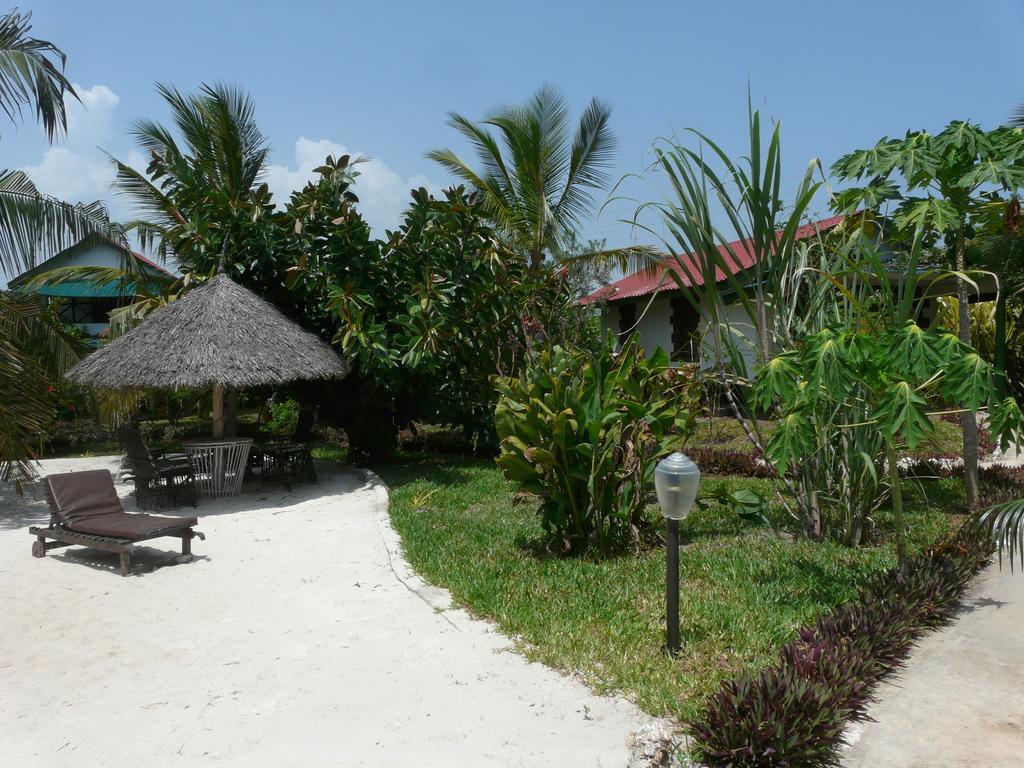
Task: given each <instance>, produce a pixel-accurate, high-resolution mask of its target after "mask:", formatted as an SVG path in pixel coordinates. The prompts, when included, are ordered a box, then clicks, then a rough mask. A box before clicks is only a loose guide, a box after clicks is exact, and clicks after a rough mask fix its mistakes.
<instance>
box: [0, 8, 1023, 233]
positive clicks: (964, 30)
mask: <svg viewBox="0 0 1024 768" xmlns="http://www.w3.org/2000/svg"><path fill="white" fill-rule="evenodd" d="M22 10H31V11H33V14H34V15H33V23H34V30H33V32H34V34H36V35H37V36H39V37H43V38H46V39H48V40H51V41H53V42H55V43H57V44H58V45H59V46H61V47H62V48H63V49H64V51H65V52H66V53H67V55H68V65H67V72H68V74H69V76H70V78H71V79H72V80H73V81H74V82H75V83H76V84H78V85H79V86H80V89H81V92H82V97H83V101H84V102H85V103H86V107H87V109H82V108H80V107H78V106H75V107H74V108H73V111H72V125H71V131H70V135H69V137H68V138H67V139H66V140H64V141H62V142H61V143H60V144H59V145H57V146H53V147H51V146H48V145H47V144H46V142H45V141H44V140H43V138H42V135H41V133H40V132H39V130H38V129H37V128H36V127H35V126H34V125H30V124H26V125H22V126H19V127H12V126H7V125H4V126H0V167H8V168H10V167H17V168H25V169H27V170H28V171H29V173H30V174H31V175H33V176H34V177H35V178H36V180H37V183H38V184H39V185H40V186H41V188H43V189H44V191H47V192H50V193H51V194H55V195H60V196H62V197H64V198H67V199H73V200H86V199H88V200H91V199H96V198H104V199H107V200H109V201H111V207H112V210H113V212H114V214H115V215H117V216H119V217H121V218H125V217H127V216H128V215H129V213H130V212H129V211H128V210H127V209H126V207H125V204H124V203H123V202H121V201H119V200H117V199H116V198H115V197H114V196H113V195H112V194H111V192H110V191H109V183H110V178H111V176H112V172H111V171H110V168H109V165H108V163H107V161H106V159H105V155H103V153H102V152H101V151H100V149H103V150H106V151H108V152H110V153H111V154H113V155H115V156H117V157H119V158H121V159H125V160H128V161H129V162H132V163H133V164H140V163H142V161H141V158H140V157H139V155H138V153H137V152H135V151H134V149H133V145H132V141H131V139H130V137H129V136H128V127H129V125H130V123H131V121H132V120H135V119H137V118H154V119H158V120H159V119H162V118H164V117H165V114H166V112H165V110H164V107H163V104H162V102H161V101H160V99H159V98H158V97H157V95H156V93H155V91H154V88H153V85H154V83H156V82H166V83H170V84H172V85H175V86H177V87H179V88H181V89H186V90H188V89H193V88H195V87H197V86H198V85H199V84H200V83H202V82H204V81H206V82H214V81H227V82H231V83H235V84H238V85H241V86H243V87H244V88H246V89H247V90H248V91H249V92H250V93H251V95H252V96H253V98H254V100H255V103H256V107H257V115H258V119H259V122H260V124H261V126H262V127H263V129H264V131H265V132H266V133H267V135H268V136H269V137H270V139H271V142H272V148H273V156H272V162H273V164H274V165H273V168H272V169H271V174H270V179H269V181H270V182H271V187H272V188H273V189H274V190H275V191H276V192H278V193H279V194H283V193H284V192H286V191H287V190H288V189H289V188H290V187H293V186H301V184H302V183H303V182H304V180H305V178H306V177H307V176H308V175H309V172H310V171H311V169H312V167H313V165H314V164H316V163H317V162H318V161H319V160H320V159H322V156H323V155H325V154H326V153H327V152H328V151H337V150H338V149H339V147H344V148H346V149H347V150H349V151H351V152H353V153H363V154H366V155H369V156H370V157H372V158H374V161H373V163H371V164H369V165H368V166H366V167H365V168H364V176H363V178H362V179H360V181H359V183H358V184H357V192H359V194H360V196H361V197H362V198H363V201H364V208H365V211H366V215H367V217H368V219H369V220H370V222H371V224H373V225H374V226H375V227H376V228H377V229H378V230H380V229H382V228H383V227H385V226H389V225H394V223H395V222H396V221H397V218H398V215H399V212H400V211H401V209H402V207H403V205H404V203H405V201H406V200H407V198H408V190H409V188H410V187H411V186H413V185H421V184H425V185H427V186H430V187H432V188H435V189H439V188H440V187H442V186H444V185H445V184H446V183H447V182H448V181H449V180H448V178H447V177H446V175H445V173H444V172H443V171H442V170H441V169H440V168H439V167H437V166H436V165H434V164H433V163H431V162H430V161H429V160H427V159H425V158H424V153H425V152H426V151H427V150H428V149H430V148H433V147H438V146H444V145H451V146H453V147H454V148H456V149H457V150H458V149H463V147H462V145H460V144H459V143H458V142H457V141H456V137H455V134H454V132H453V131H452V130H451V129H450V128H448V127H447V126H446V125H445V115H446V113H447V112H448V111H450V110H454V111H458V112H461V113H463V114H465V115H467V116H469V117H474V118H479V117H483V116H485V115H486V114H487V113H489V112H490V111H492V110H493V109H494V108H495V107H498V106H500V105H502V104H506V103H515V102H519V101H522V100H524V99H525V98H527V97H528V96H529V95H530V94H531V93H532V92H533V91H534V90H535V89H536V88H537V87H539V86H540V85H541V84H544V83H550V84H552V85H555V86H557V87H558V88H560V89H561V90H562V91H563V92H564V93H565V94H566V95H567V97H568V98H569V99H570V101H571V102H572V103H573V105H574V107H576V108H577V109H578V108H579V107H581V106H582V105H584V104H585V103H586V101H587V100H589V99H590V98H591V97H592V96H598V97H600V98H601V99H604V100H605V101H607V102H608V103H610V104H611V106H612V107H613V110H614V111H613V127H614V130H615V133H616V135H617V136H618V139H619V152H618V158H617V163H616V167H615V168H614V169H613V170H612V175H613V176H614V177H615V178H616V179H617V178H619V177H621V176H622V175H624V174H628V173H635V172H638V171H641V170H642V169H643V168H644V167H645V166H646V165H647V163H648V162H649V161H650V159H651V158H650V151H649V148H650V145H651V142H652V140H654V139H655V138H657V137H659V136H665V135H668V134H671V133H672V132H673V131H678V130H680V129H683V128H685V127H696V128H699V129H701V130H702V131H704V132H706V133H708V134H709V135H711V136H712V137H713V138H715V139H716V140H718V141H719V143H721V144H722V145H723V146H724V147H725V148H727V149H728V150H729V151H731V152H736V153H740V152H742V151H744V149H745V147H746V136H745V131H746V99H747V84H748V81H749V83H750V87H751V90H752V93H753V96H754V100H755V103H756V104H757V105H759V106H761V107H762V111H763V113H764V114H766V115H768V116H770V117H772V118H775V119H780V120H781V121H782V126H783V127H782V130H783V153H784V162H785V168H784V175H785V177H786V179H787V183H788V185H789V186H790V187H792V186H793V185H795V183H796V181H797V178H798V177H799V175H800V174H801V173H802V171H803V169H804V167H805V166H806V164H807V162H808V161H809V160H810V159H811V158H815V157H818V158H820V159H821V160H822V161H823V162H824V163H825V165H826V166H827V165H828V164H830V163H831V162H832V161H833V160H834V159H835V158H836V157H838V156H839V155H840V154H842V153H843V152H845V151H848V150H850V149H852V148H856V147H859V146H865V145H868V144H871V143H873V142H874V141H876V140H877V139H878V138H880V137H881V136H882V135H886V134H888V135H899V134H902V133H903V132H905V131H906V130H907V129H910V128H927V129H933V130H934V129H939V128H941V127H942V126H943V125H944V124H945V123H946V122H948V121H949V120H951V119H955V118H969V119H973V120H976V121H979V122H981V123H982V124H983V125H985V126H987V127H990V126H994V125H996V124H998V123H1000V122H1002V121H1004V120H1005V119H1006V118H1007V116H1008V114H1009V113H1010V111H1011V110H1012V109H1013V107H1014V106H1015V105H1016V104H1017V103H1019V102H1021V101H1024V75H1022V70H1021V67H1020V66H1019V50H1020V40H1021V39H1022V37H1024V36H1022V26H1024V5H1022V4H1020V3H1019V2H1008V1H1004V2H963V0H960V1H959V2H953V1H937V0H930V1H928V2H925V1H915V2H904V1H900V2H896V1H894V0H889V1H888V2H873V1H872V2H868V1H865V2H859V3H827V2H820V1H819V2H775V3H765V2H749V3H741V2H724V1H723V2H712V1H711V0H707V1H706V2H640V1H639V0H637V1H634V2H629V3H599V2H593V1H592V2H560V1H559V0H548V1H547V2H533V1H532V0H529V1H526V0H522V1H517V2H514V3H511V2H510V3H501V4H499V3H483V2H474V3H467V2H437V3H423V2H386V1H378V2H374V3H367V2H351V3H341V2H337V3H330V2H303V1H301V0H291V1H290V2H273V3H270V2H256V1H255V0H250V1H249V2H220V1H217V2H212V1H211V0H206V1H205V2H191V1H190V0H178V1H177V2H175V3H173V4H170V5H168V4H166V3H159V4H158V3H140V2H112V1H111V2H104V0H92V1H91V2H69V1H68V0H64V2H35V3H32V4H31V5H26V6H22ZM626 189H627V191H628V193H630V194H631V195H635V196H636V197H638V198H643V199H652V198H657V197H658V196H659V189H660V187H659V185H658V181H657V179H656V178H652V179H650V180H649V181H647V182H644V183H642V184H640V183H637V182H632V183H630V184H629V185H628V186H627V187H626ZM631 210H632V205H631V204H630V203H627V202H625V201H621V202H613V203H612V204H610V205H609V206H608V207H607V208H606V210H605V212H604V213H603V214H602V215H601V216H600V217H598V218H597V219H596V220H595V221H591V222H588V223H587V226H586V228H585V232H584V236H585V237H591V236H596V237H603V238H607V239H608V241H609V245H620V244H625V243H627V242H629V241H630V240H631V239H632V238H633V237H634V236H635V235H633V234H632V233H631V231H630V229H629V228H628V227H627V226H625V225H623V224H621V223H619V222H618V221H617V220H618V219H619V218H621V217H624V216H628V214H629V213H630V212H631ZM639 239H640V240H642V241H650V240H651V238H650V236H641V237H640V238H639Z"/></svg>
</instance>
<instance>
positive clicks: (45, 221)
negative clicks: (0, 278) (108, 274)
mask: <svg viewBox="0 0 1024 768" xmlns="http://www.w3.org/2000/svg"><path fill="white" fill-rule="evenodd" d="M88 234H101V235H104V236H107V237H110V238H111V239H113V240H115V241H116V242H123V239H124V237H123V232H120V231H119V229H118V228H117V227H116V226H112V225H111V224H110V220H109V218H108V216H107V210H106V208H105V207H104V205H103V204H102V203H100V202H95V203H88V204H86V203H67V202H64V201H63V200H58V199H57V198H55V197H51V196H50V195H44V194H43V193H41V192H40V191H39V190H38V189H36V186H35V184H33V183H32V181H31V179H29V178H28V176H26V175H25V173H24V172H22V171H7V170H3V171H0V270H2V271H4V272H6V273H7V274H8V275H10V276H14V275H17V274H20V273H22V272H24V271H26V270H29V269H31V268H32V267H34V266H36V265H37V264H38V263H40V262H41V261H45V260H46V259H48V258H49V257H50V256H53V255H54V254H55V253H57V252H59V251H61V250H63V249H65V248H68V247H70V246H71V245H74V244H75V243H77V242H78V241H79V240H81V239H82V238H83V237H85V236H86V235H88Z"/></svg>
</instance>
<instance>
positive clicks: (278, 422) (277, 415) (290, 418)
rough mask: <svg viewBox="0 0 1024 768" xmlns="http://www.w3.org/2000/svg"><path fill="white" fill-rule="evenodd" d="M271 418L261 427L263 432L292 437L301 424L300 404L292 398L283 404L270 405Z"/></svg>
mask: <svg viewBox="0 0 1024 768" xmlns="http://www.w3.org/2000/svg"><path fill="white" fill-rule="evenodd" d="M269 409H270V418H269V419H268V420H267V423H266V424H264V425H263V426H262V427H260V431H261V432H266V433H268V434H271V435H279V436H282V435H291V434H293V433H294V432H295V428H296V427H297V426H298V424H299V404H298V403H297V402H296V401H295V400H293V399H292V398H290V397H289V398H288V399H287V400H285V401H284V402H283V403H270V405H269Z"/></svg>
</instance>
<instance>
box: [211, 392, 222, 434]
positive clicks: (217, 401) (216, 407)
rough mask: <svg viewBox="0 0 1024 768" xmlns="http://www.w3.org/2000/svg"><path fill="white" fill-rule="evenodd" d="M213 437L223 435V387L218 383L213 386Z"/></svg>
mask: <svg viewBox="0 0 1024 768" xmlns="http://www.w3.org/2000/svg"><path fill="white" fill-rule="evenodd" d="M213 437H214V439H216V440H219V439H220V438H222V437H224V387H222V386H221V385H220V384H216V385H214V387H213Z"/></svg>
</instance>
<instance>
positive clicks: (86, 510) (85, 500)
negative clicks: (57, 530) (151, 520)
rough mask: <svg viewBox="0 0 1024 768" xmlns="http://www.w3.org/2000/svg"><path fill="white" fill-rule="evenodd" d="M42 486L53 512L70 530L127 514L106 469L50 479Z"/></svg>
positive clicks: (70, 473) (62, 475)
mask: <svg viewBox="0 0 1024 768" xmlns="http://www.w3.org/2000/svg"><path fill="white" fill-rule="evenodd" d="M43 482H44V483H45V485H46V494H47V496H48V497H49V500H50V501H51V502H52V503H51V506H52V508H53V511H54V512H55V513H56V515H57V517H58V518H59V519H60V521H61V523H63V524H64V525H66V526H67V527H68V528H75V527H77V524H78V523H80V522H82V521H84V520H88V519H89V518H91V517H98V516H100V515H109V514H112V513H115V512H120V513H122V514H123V513H124V507H122V506H121V499H119V498H118V497H117V491H116V490H115V489H114V478H112V477H111V476H110V473H109V472H108V471H107V470H105V469H90V470H87V471H85V472H64V473H62V474H57V475H47V476H46V478H45V479H44V481H43Z"/></svg>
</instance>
